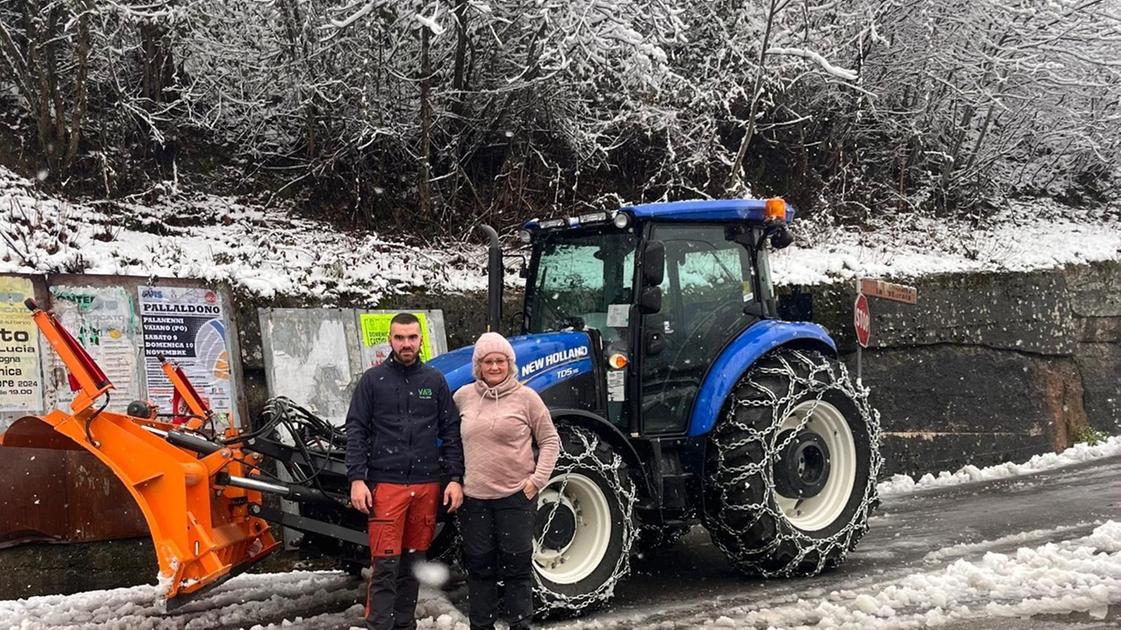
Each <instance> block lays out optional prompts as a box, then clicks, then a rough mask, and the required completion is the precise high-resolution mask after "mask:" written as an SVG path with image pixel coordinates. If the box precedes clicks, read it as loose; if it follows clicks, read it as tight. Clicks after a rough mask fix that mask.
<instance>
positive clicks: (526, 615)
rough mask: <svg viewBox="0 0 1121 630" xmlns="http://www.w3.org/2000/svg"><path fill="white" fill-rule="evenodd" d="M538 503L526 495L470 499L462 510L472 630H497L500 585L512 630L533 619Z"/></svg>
mask: <svg viewBox="0 0 1121 630" xmlns="http://www.w3.org/2000/svg"><path fill="white" fill-rule="evenodd" d="M536 505H537V501H535V500H533V499H529V498H526V496H525V494H524V493H522V492H520V491H519V492H516V493H515V494H513V495H511V496H508V497H504V498H502V499H490V500H487V499H472V498H471V497H466V498H465V499H464V500H463V507H462V508H460V514H459V524H460V527H461V529H462V530H463V563H464V564H465V565H466V569H467V597H468V602H467V603H468V605H469V607H470V613H469V614H468V617H469V618H470V621H471V630H494V622H495V618H496V617H497V612H498V582H500V581H501V582H502V583H503V585H504V586H505V589H504V591H505V592H504V597H503V599H504V603H505V605H506V613H507V614H506V617H507V619H506V621H508V622H509V623H510V630H527V629H528V628H529V627H530V620H531V619H532V618H533V517H534V511H535V510H534V508H535V507H536Z"/></svg>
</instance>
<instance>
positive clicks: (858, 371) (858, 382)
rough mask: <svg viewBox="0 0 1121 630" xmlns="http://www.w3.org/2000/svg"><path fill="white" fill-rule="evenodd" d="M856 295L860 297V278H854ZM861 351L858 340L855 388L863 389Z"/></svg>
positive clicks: (862, 348) (861, 347)
mask: <svg viewBox="0 0 1121 630" xmlns="http://www.w3.org/2000/svg"><path fill="white" fill-rule="evenodd" d="M856 294H857V295H860V276H857V277H856ZM853 332H856V331H855V330H854V331H853ZM863 351H864V346H862V345H860V340H859V339H858V340H857V342H856V386H857V387H863V386H864V384H863V383H862V382H861V375H862V367H863V366H862V363H863V358H864V356H863Z"/></svg>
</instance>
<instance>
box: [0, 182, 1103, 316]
mask: <svg viewBox="0 0 1121 630" xmlns="http://www.w3.org/2000/svg"><path fill="white" fill-rule="evenodd" d="M1119 216H1121V209H1119V208H1092V209H1080V210H1076V209H1071V208H1067V207H1065V206H1061V205H1059V204H1057V203H1055V202H1046V201H1032V202H1013V203H1010V204H1009V205H1008V206H1007V207H1006V208H1005V209H1004V210H1003V211H1001V212H1000V213H997V214H995V215H994V216H991V217H987V218H986V219H985V221H984V222H982V223H980V224H979V225H978V226H973V225H970V224H967V223H965V222H962V221H946V220H939V219H933V218H923V217H915V216H909V217H904V218H892V217H891V216H890V215H884V217H883V218H881V219H878V220H877V223H878V224H879V227H877V228H875V229H871V230H866V231H861V230H857V229H855V228H851V227H837V226H833V225H831V224H830V223H829V222H828V220H827V218H818V219H816V220H808V221H806V220H804V221H799V220H795V223H794V230H795V233H796V234H797V235H798V241H797V242H796V244H795V245H793V246H791V247H789V248H787V249H786V250H784V251H781V252H778V253H777V254H776V256H775V261H774V265H773V266H774V277H775V281H776V282H777V283H779V284H816V283H820V282H827V281H830V280H834V279H847V278H852V277H855V276H857V275H863V276H885V277H893V278H909V277H915V276H920V275H924V274H930V273H941V272H952V271H965V270H982V269H983V270H1002V269H1007V270H1026V269H1036V268H1049V267H1055V266H1060V265H1063V264H1067V263H1079V262H1089V261H1095V260H1108V259H1121V222H1119V219H1118V217H1119ZM0 218H2V219H3V220H2V221H0V273H5V272H17V273H47V272H75V273H94V274H126V275H139V276H148V275H157V276H165V277H192V278H202V279H208V280H221V281H228V282H230V283H231V284H233V285H235V286H238V287H242V288H244V289H245V290H247V291H248V292H249V293H251V294H255V295H260V296H263V297H266V298H268V297H272V296H274V295H287V296H292V297H296V298H302V297H313V298H315V299H317V300H323V301H324V302H327V303H332V302H334V303H341V302H344V301H345V302H349V303H352V304H353V303H356V302H364V303H376V302H378V301H380V300H381V299H382V298H384V297H386V296H390V295H394V294H399V293H409V292H415V291H428V292H452V293H456V292H464V291H484V290H485V289H486V277H485V273H484V270H483V266H484V264H483V261H485V255H484V253H483V248H482V244H481V243H482V240H481V238H479V237H478V235H477V234H466V233H465V234H464V235H463V240H462V242H445V243H440V244H430V245H428V246H424V247H422V246H419V245H412V244H405V242H404V241H405V240H407V239H404V240H403V239H402V238H400V236H399V235H394V234H390V233H382V234H375V233H339V232H337V231H335V230H334V228H333V227H332V226H331V225H330V224H328V223H326V222H324V221H317V220H313V219H308V218H300V217H297V216H296V215H294V214H293V213H291V212H288V211H287V210H286V209H284V208H281V207H271V208H266V207H264V206H262V205H259V204H254V203H250V202H246V201H242V200H237V199H233V198H229V197H219V196H215V195H209V194H202V193H193V194H191V193H183V192H178V191H175V190H172V189H170V188H168V189H166V190H163V191H156V192H155V193H153V195H152V196H150V197H149V198H148V199H147V200H146V201H145V200H140V199H133V200H124V201H114V202H112V203H111V204H110V203H109V202H100V201H97V202H88V203H72V202H66V201H62V200H59V199H57V198H54V197H51V196H50V195H47V194H45V193H44V192H42V191H41V190H39V189H38V188H37V187H36V185H35V182H33V181H31V180H28V179H25V178H22V177H19V176H18V175H16V174H14V173H12V172H11V171H9V170H7V169H4V168H2V167H0ZM466 229H467V228H466V226H465V227H464V230H466ZM409 242H415V239H413V240H411V241H409ZM507 278H508V281H509V282H511V283H517V282H520V279H519V278H517V274H507Z"/></svg>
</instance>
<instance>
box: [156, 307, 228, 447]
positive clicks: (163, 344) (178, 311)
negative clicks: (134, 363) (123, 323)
mask: <svg viewBox="0 0 1121 630" xmlns="http://www.w3.org/2000/svg"><path fill="white" fill-rule="evenodd" d="M137 291H139V293H140V323H141V326H142V327H143V331H144V374H145V378H146V379H147V382H148V399H149V400H150V401H152V402H153V403H155V404H156V405H158V406H159V408H160V412H161V413H170V412H171V411H172V409H171V398H172V394H173V390H172V386H171V382H170V381H168V380H167V377H165V376H164V373H163V370H162V369H161V368H160V361H159V357H161V356H162V357H165V358H166V359H167V360H168V361H171V362H172V363H174V364H176V365H178V366H179V367H180V368H182V369H183V372H184V373H185V374H186V375H187V379H188V380H190V382H191V384H192V385H193V386H194V388H195V391H197V392H198V394H199V395H200V396H202V398H203V399H204V400H205V401H206V402H207V403H208V404H209V405H210V408H211V410H213V411H214V413H215V415H216V416H219V417H220V416H223V415H224V416H226V418H227V420H229V419H232V418H234V417H236V414H235V413H234V386H233V380H232V379H231V377H230V350H229V342H228V339H227V332H226V324H225V319H224V318H223V308H222V301H221V298H220V297H219V295H218V293H217V292H216V291H213V290H210V289H197V288H184V287H138V288H137ZM219 428H221V427H219Z"/></svg>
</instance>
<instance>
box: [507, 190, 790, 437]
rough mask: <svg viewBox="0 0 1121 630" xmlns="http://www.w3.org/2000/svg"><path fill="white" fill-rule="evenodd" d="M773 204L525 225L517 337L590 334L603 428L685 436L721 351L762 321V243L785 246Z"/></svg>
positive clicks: (663, 209) (726, 204)
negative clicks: (525, 266)
mask: <svg viewBox="0 0 1121 630" xmlns="http://www.w3.org/2000/svg"><path fill="white" fill-rule="evenodd" d="M792 217H793V211H792V210H790V209H788V208H787V206H786V204H785V202H783V201H782V200H781V199H771V200H768V201H762V200H727V201H689V202H678V203H664V204H645V205H639V206H632V207H628V208H624V209H622V210H620V211H618V212H616V213H613V214H609V213H606V212H599V213H591V214H586V215H582V216H579V217H574V218H567V219H552V220H546V221H537V220H534V221H530V222H528V223H527V224H526V225H525V229H524V230H523V231H522V233H521V238H522V240H523V241H526V242H529V243H531V244H532V255H531V258H530V265H529V270H528V279H527V282H526V296H525V309H524V312H523V318H522V326H523V332H524V333H525V334H527V335H537V334H542V333H550V332H557V331H566V330H571V331H585V332H587V333H588V334H589V335H592V336H593V337H594V343H593V344H592V345H593V346H596V347H597V348H598V350H597V352H596V353H595V354H596V355H598V356H597V357H596V358H597V359H598V361H597V363H599V365H600V366H601V368H600V372H601V375H602V376H601V378H602V386H601V387H600V388H599V389H600V390H601V393H602V395H603V402H604V410H605V411H606V417H607V419H608V420H609V422H610V423H611V424H612V425H614V426H615V427H617V428H618V429H619V430H621V431H623V432H625V433H626V434H628V435H630V436H632V437H638V436H640V435H641V436H673V435H685V434H686V433H688V430H689V419H690V412H691V410H692V403H693V401H694V400H695V399H696V398H697V394H698V392H699V390H700V388H701V385H702V381H703V379H704V377H705V375H706V374H707V372H708V371H709V369H710V368H711V366H712V363H713V361H714V360H715V359H716V358H717V356H718V355H719V354H720V351H721V349H722V348H723V347H724V346H725V345H726V344H727V343H728V342H729V341H730V340H732V339H733V338H734V337H735V336H736V335H737V334H739V333H740V332H742V331H743V330H744V329H745V328H747V327H748V326H750V325H751V324H752V323H754V322H756V321H758V320H760V319H763V318H766V317H769V316H771V315H773V311H774V300H773V293H772V290H771V282H770V271H769V265H768V262H767V248H766V247H764V244H765V242H766V241H767V240H768V239H769V240H770V241H771V243H772V245H777V244H782V245H783V246H785V244H788V243H789V240H790V238H789V232H788V231H787V227H786V225H787V222H788V221H789V220H790V219H791V218H792Z"/></svg>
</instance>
